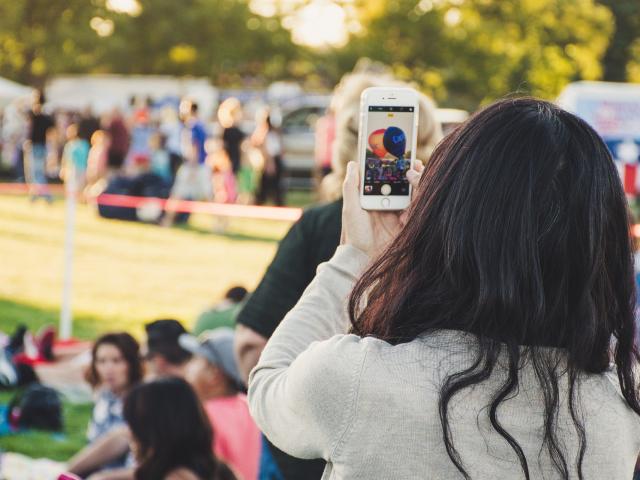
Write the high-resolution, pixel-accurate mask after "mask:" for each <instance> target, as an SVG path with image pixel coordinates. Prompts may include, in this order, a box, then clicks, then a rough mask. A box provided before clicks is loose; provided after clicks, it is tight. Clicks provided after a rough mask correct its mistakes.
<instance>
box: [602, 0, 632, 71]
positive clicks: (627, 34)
mask: <svg viewBox="0 0 640 480" xmlns="http://www.w3.org/2000/svg"><path fill="white" fill-rule="evenodd" d="M598 2H599V3H601V4H602V5H606V6H607V7H608V8H609V9H610V10H611V13H612V14H613V16H614V19H615V31H614V34H613V35H612V37H611V41H610V42H609V46H608V48H607V52H606V54H605V56H604V59H603V67H604V79H605V80H609V81H612V82H624V81H627V80H631V81H633V80H634V78H635V81H638V78H640V77H635V75H634V73H633V71H632V70H631V69H632V68H634V65H637V64H638V63H640V55H639V54H638V53H637V51H636V48H637V47H636V45H637V44H638V42H640V2H639V1H638V0H598Z"/></svg>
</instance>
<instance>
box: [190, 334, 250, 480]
mask: <svg viewBox="0 0 640 480" xmlns="http://www.w3.org/2000/svg"><path fill="white" fill-rule="evenodd" d="M233 339H234V332H233V330H232V329H230V328H218V329H216V330H212V331H210V332H206V333H205V334H204V335H201V336H200V338H196V337H194V336H192V335H182V336H180V344H181V345H182V346H183V347H184V348H185V349H186V350H189V351H191V352H192V353H193V355H194V358H193V359H192V360H191V362H190V364H189V366H188V368H187V372H186V379H187V381H188V382H189V383H190V384H191V386H192V387H193V389H194V390H195V392H196V394H197V395H198V397H199V398H200V401H201V402H202V405H203V407H204V410H205V411H206V413H207V416H208V417H209V421H210V422H211V426H212V428H213V431H214V432H215V438H214V443H213V451H214V454H215V455H216V457H218V458H220V459H221V460H223V461H225V462H226V463H227V464H228V465H229V466H230V467H231V468H233V469H234V471H236V472H238V475H239V476H240V477H241V478H243V479H245V480H254V479H256V478H258V469H259V463H260V453H261V437H260V431H259V430H258V427H257V426H256V424H255V422H254V421H253V419H252V418H251V415H250V414H249V407H248V406H247V397H246V395H245V394H244V384H243V381H242V377H241V376H240V372H239V371H238V367H237V366H236V361H235V358H234V355H233Z"/></svg>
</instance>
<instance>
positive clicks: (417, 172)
mask: <svg viewBox="0 0 640 480" xmlns="http://www.w3.org/2000/svg"><path fill="white" fill-rule="evenodd" d="M423 171H424V165H423V164H422V162H421V161H420V160H416V161H415V162H414V163H413V168H411V169H409V170H407V180H409V184H410V185H411V186H412V187H413V188H416V187H417V186H418V183H420V177H422V172H423Z"/></svg>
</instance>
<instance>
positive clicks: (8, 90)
mask: <svg viewBox="0 0 640 480" xmlns="http://www.w3.org/2000/svg"><path fill="white" fill-rule="evenodd" d="M32 92H33V89H32V88H31V87H27V86H24V85H20V84H19V83H16V82H13V81H11V80H7V79H6V78H2V77H0V108H2V107H4V106H6V105H7V104H8V103H10V102H12V101H13V100H16V99H17V98H21V97H28V96H29V95H31V93H32Z"/></svg>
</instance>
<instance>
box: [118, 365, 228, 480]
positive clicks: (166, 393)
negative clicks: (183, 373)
mask: <svg viewBox="0 0 640 480" xmlns="http://www.w3.org/2000/svg"><path fill="white" fill-rule="evenodd" d="M124 418H125V420H126V421H127V424H128V425H129V429H130V430H131V436H132V450H133V451H134V453H135V456H136V459H137V461H138V467H137V468H136V471H135V478H136V480H163V479H167V480H233V479H234V478H235V477H234V475H233V474H232V473H231V471H230V470H229V469H228V467H226V466H225V465H224V464H222V463H220V462H218V461H217V460H216V459H215V457H214V456H213V453H212V444H213V432H212V430H211V427H210V425H209V421H208V420H207V417H206V415H205V413H204V411H203V409H202V405H201V404H200V401H199V400H198V397H197V396H196V394H195V392H194V391H193V389H192V388H191V387H190V386H189V384H188V383H187V382H185V381H184V380H182V379H179V378H177V377H167V378H162V379H159V380H155V381H153V382H149V383H144V384H141V385H139V386H138V387H136V388H134V389H133V390H132V391H131V393H130V394H129V395H128V396H127V399H126V401H125V405H124Z"/></svg>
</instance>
